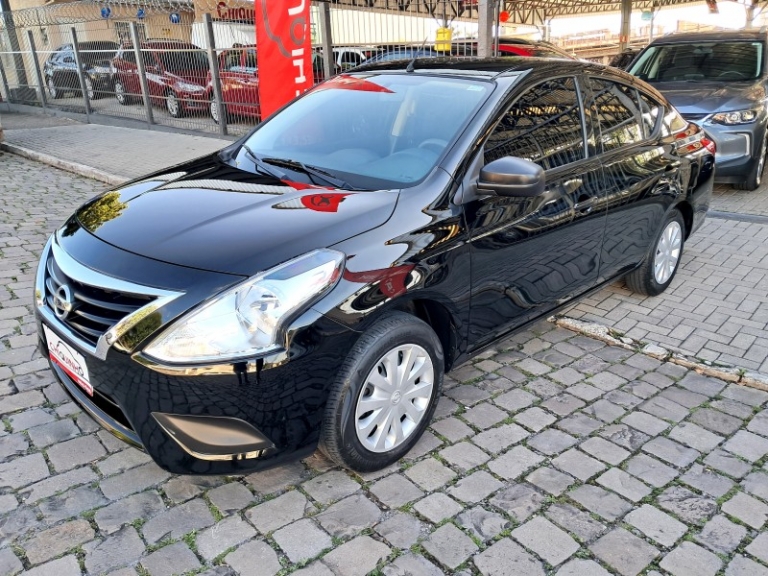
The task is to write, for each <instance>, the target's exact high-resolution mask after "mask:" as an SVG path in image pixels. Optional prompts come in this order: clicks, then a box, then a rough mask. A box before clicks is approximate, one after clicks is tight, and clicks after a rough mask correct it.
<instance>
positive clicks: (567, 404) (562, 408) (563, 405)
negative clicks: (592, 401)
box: [541, 394, 585, 416]
mask: <svg viewBox="0 0 768 576" xmlns="http://www.w3.org/2000/svg"><path fill="white" fill-rule="evenodd" d="M541 405H542V406H543V407H544V408H546V409H547V410H549V411H550V412H554V413H555V414H557V415H558V416H568V414H571V413H572V412H575V411H576V410H579V409H580V408H583V407H584V406H585V403H584V401H583V400H580V399H579V398H576V397H575V396H571V395H570V394H560V395H558V396H553V397H552V398H549V399H548V400H545V401H544V402H542V403H541Z"/></svg>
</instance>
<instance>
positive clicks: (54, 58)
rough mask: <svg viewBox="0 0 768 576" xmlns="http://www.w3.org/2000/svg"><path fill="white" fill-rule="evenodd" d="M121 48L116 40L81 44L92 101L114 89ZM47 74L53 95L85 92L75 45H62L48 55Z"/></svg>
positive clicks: (44, 70)
mask: <svg viewBox="0 0 768 576" xmlns="http://www.w3.org/2000/svg"><path fill="white" fill-rule="evenodd" d="M119 47H120V46H119V44H117V43H116V42H108V41H94V42H80V43H78V45H77V48H78V52H79V53H80V59H81V62H80V66H81V68H82V70H83V81H84V83H85V90H86V93H87V95H88V99H89V100H95V99H97V98H101V97H102V96H103V95H104V93H105V92H109V91H111V90H112V76H113V69H112V58H114V56H115V54H116V53H117V50H118V48H119ZM43 76H45V87H46V90H47V92H48V97H49V98H53V99H57V98H61V97H62V96H64V94H66V93H67V92H78V93H79V92H81V88H80V78H79V76H78V74H77V63H76V57H75V50H74V47H73V45H72V44H65V45H64V46H59V47H58V48H57V49H56V50H55V51H54V52H53V53H52V54H51V55H50V56H49V57H48V59H47V60H46V61H45V64H44V65H43Z"/></svg>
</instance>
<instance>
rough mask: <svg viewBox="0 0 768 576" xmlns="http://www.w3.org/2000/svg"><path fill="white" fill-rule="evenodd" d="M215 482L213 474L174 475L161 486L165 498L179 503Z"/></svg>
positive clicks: (196, 494) (214, 484)
mask: <svg viewBox="0 0 768 576" xmlns="http://www.w3.org/2000/svg"><path fill="white" fill-rule="evenodd" d="M217 484H218V482H217V481H216V478H215V477H214V476H175V477H173V478H171V479H170V480H168V482H166V483H165V484H163V485H162V486H161V488H162V491H163V492H164V493H165V496H166V498H168V499H169V500H170V501H171V502H173V503H174V504H180V503H182V502H186V501H187V500H191V499H192V498H194V497H195V496H199V495H200V494H202V493H203V492H204V491H205V490H207V489H208V488H212V487H214V486H216V485H217Z"/></svg>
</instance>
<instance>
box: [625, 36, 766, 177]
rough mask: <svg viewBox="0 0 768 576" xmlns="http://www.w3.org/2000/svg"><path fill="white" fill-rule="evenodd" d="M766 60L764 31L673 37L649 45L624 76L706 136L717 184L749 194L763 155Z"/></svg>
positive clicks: (764, 148)
mask: <svg viewBox="0 0 768 576" xmlns="http://www.w3.org/2000/svg"><path fill="white" fill-rule="evenodd" d="M767 58H768V53H767V52H766V34H765V32H758V31H752V30H736V31H719V32H697V33H689V34H675V35H671V36H664V37H661V38H658V39H656V40H654V41H653V42H651V43H650V44H649V45H648V46H647V47H646V48H645V49H644V50H643V51H642V52H641V53H640V54H639V55H638V56H637V58H636V59H635V60H634V62H633V63H632V65H631V66H630V68H629V72H630V73H631V74H634V75H635V76H637V77H638V78H640V79H642V80H644V81H646V82H648V83H649V84H651V85H653V86H654V87H655V88H657V89H659V90H660V91H661V92H662V93H663V94H664V95H665V96H666V97H667V98H668V99H669V101H670V102H672V104H673V105H674V106H675V107H676V108H677V109H678V110H679V111H680V113H681V114H682V115H683V117H684V118H685V119H687V120H690V121H691V122H696V123H697V124H699V125H700V126H702V127H703V128H704V129H705V130H706V131H707V134H709V135H710V136H711V137H712V139H713V140H714V141H715V142H716V144H717V171H716V178H717V180H718V181H721V182H726V183H730V184H733V185H735V186H736V187H738V188H741V189H743V190H754V189H756V188H757V187H758V186H760V184H761V183H762V181H763V172H764V170H765V162H766V153H767V152H768V143H767V141H766V136H767V135H766V125H768V111H766V100H767V99H768V71H767V70H766V59H767Z"/></svg>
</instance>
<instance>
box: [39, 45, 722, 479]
mask: <svg viewBox="0 0 768 576" xmlns="http://www.w3.org/2000/svg"><path fill="white" fill-rule="evenodd" d="M713 167H714V147H713V145H712V143H711V142H710V141H709V140H707V138H706V137H705V135H704V133H703V132H702V131H701V129H700V128H698V127H697V126H696V125H693V124H689V123H688V122H685V121H684V120H683V119H682V118H681V117H680V116H679V115H678V113H677V112H675V110H674V109H673V108H672V107H670V106H669V104H668V103H667V101H666V100H665V99H664V97H663V96H662V95H661V94H659V93H658V92H657V91H656V90H655V89H653V88H651V87H649V86H648V85H646V84H645V83H643V82H641V81H639V80H637V79H635V78H633V77H632V76H629V75H627V74H625V73H623V72H619V71H617V70H613V69H608V68H603V67H599V66H596V65H591V64H586V63H581V62H575V61H566V60H545V59H536V58H519V59H517V58H500V59H492V60H474V59H467V60H451V59H425V60H416V61H412V62H410V63H407V62H400V63H397V62H390V63H384V64H379V65H376V66H371V67H370V68H363V69H360V70H359V71H355V72H354V73H350V74H345V75H341V76H337V77H336V78H334V79H331V80H329V81H327V82H325V83H323V84H321V85H319V86H318V87H316V88H315V89H313V90H311V91H310V92H308V93H306V94H305V95H303V96H302V97H300V98H298V99H297V100H295V101H294V102H293V103H291V104H290V105H289V106H287V107H286V108H284V109H283V110H281V111H279V112H277V113H276V114H275V115H273V116H272V117H271V118H269V119H268V120H267V121H265V122H264V123H262V124H261V125H259V126H258V127H257V128H256V129H254V130H253V131H252V132H251V133H250V134H248V135H247V136H245V137H244V138H242V139H241V140H240V141H238V142H236V143H234V144H232V145H231V146H229V147H227V148H225V149H224V150H222V151H220V152H218V153H216V154H212V155H210V156H208V157H204V158H200V159H198V160H194V161H191V162H188V163H186V164H180V165H178V166H174V167H172V168H169V169H167V170H165V171H162V172H158V173H156V174H153V175H150V176H147V177H146V178H143V179H141V180H136V181H134V182H131V183H128V184H126V185H124V186H122V187H120V188H118V189H115V190H113V191H109V192H106V193H104V194H102V195H100V196H98V197H96V198H94V199H93V200H91V201H89V202H87V203H86V204H84V205H83V206H81V207H80V208H79V209H78V210H77V211H76V212H75V213H74V214H73V215H72V216H71V218H70V219H69V220H67V221H66V222H65V223H64V225H63V226H62V227H61V228H60V229H59V230H58V231H57V232H56V233H55V234H54V235H53V236H52V237H51V239H50V240H49V241H48V243H47V245H46V247H45V249H44V251H43V254H42V257H41V261H40V266H39V269H38V273H37V281H36V290H35V292H36V311H37V320H38V322H39V328H40V330H39V334H40V347H41V349H42V351H43V352H44V354H45V356H46V357H49V358H50V359H51V366H52V368H53V371H54V372H55V373H56V376H57V377H58V379H59V380H60V381H61V383H62V384H63V386H64V387H65V388H66V390H67V391H68V392H69V394H71V395H72V397H73V398H74V399H75V400H76V401H77V402H78V403H80V404H81V405H82V406H83V408H84V409H85V410H86V411H87V412H88V413H90V414H91V415H92V416H93V417H94V418H96V419H97V420H98V421H99V422H100V423H101V424H102V425H104V426H105V427H107V428H108V429H110V430H111V431H112V432H114V433H115V434H117V435H118V436H119V437H121V438H122V439H124V440H126V441H128V442H130V443H132V444H135V445H137V446H140V447H143V448H144V449H145V450H146V451H147V452H148V453H149V454H150V455H151V456H152V457H153V458H154V459H155V460H156V461H157V463H158V464H160V465H161V466H163V467H164V468H166V469H168V470H170V471H173V472H183V473H202V474H206V473H211V474H228V473H238V472H243V471H249V470H257V469H260V468H263V467H265V466H268V465H272V464H274V463H277V462H280V461H282V460H284V459H287V458H297V457H299V456H300V455H304V454H307V453H309V452H310V451H312V450H314V449H315V448H316V447H317V446H318V444H319V445H320V447H321V449H322V450H323V451H324V452H325V453H326V454H328V455H329V456H330V457H331V458H332V459H333V460H335V461H336V462H338V463H340V464H342V465H344V466H348V467H350V468H352V469H354V470H358V471H366V470H375V469H378V468H381V467H384V466H386V465H388V464H390V463H392V462H394V461H396V460H397V459H398V458H400V457H401V456H403V455H404V454H405V453H406V452H408V450H410V448H411V447H412V446H413V445H414V444H415V443H416V441H417V440H418V439H419V436H420V435H421V434H422V432H423V431H424V429H425V427H426V426H427V425H428V424H429V422H430V419H431V417H432V414H433V412H434V410H435V405H436V404H437V402H438V399H439V397H440V388H441V385H442V381H443V374H444V373H445V372H446V371H448V370H450V369H451V367H453V366H457V365H458V364H460V363H462V362H464V361H465V360H467V359H468V358H471V357H472V356H473V355H474V354H476V353H478V352H479V351H480V350H482V349H483V348H485V347H487V346H489V345H491V344H494V343H495V342H497V341H498V340H499V339H500V338H503V337H505V336H507V335H509V334H510V332H512V331H514V330H518V329H520V328H522V327H524V326H526V325H527V324H529V323H531V322H533V321H535V320H536V319H539V318H542V317H545V316H546V315H548V314H551V313H552V312H553V311H554V310H556V309H557V308H558V307H560V306H562V305H564V304H566V303H568V302H570V301H572V300H573V299H574V298H576V297H578V296H581V295H583V294H585V293H586V292H588V291H590V290H592V289H595V288H598V287H600V286H601V285H604V284H605V283H607V282H612V281H614V280H616V279H617V278H620V277H622V276H625V275H626V278H627V280H626V281H627V283H628V285H629V286H630V287H631V288H632V289H634V290H636V291H639V292H642V293H645V294H658V293H660V292H661V291H663V290H664V289H665V288H666V287H667V286H669V284H670V282H672V280H673V278H674V276H675V272H676V270H677V268H678V265H679V263H680V257H681V254H682V250H683V245H684V243H685V240H686V239H687V238H688V236H689V235H690V234H691V233H692V232H694V231H695V230H696V229H697V228H698V227H699V226H700V225H701V223H702V221H703V220H704V218H705V216H706V212H707V208H708V204H709V199H710V195H711V191H712V179H713Z"/></svg>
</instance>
